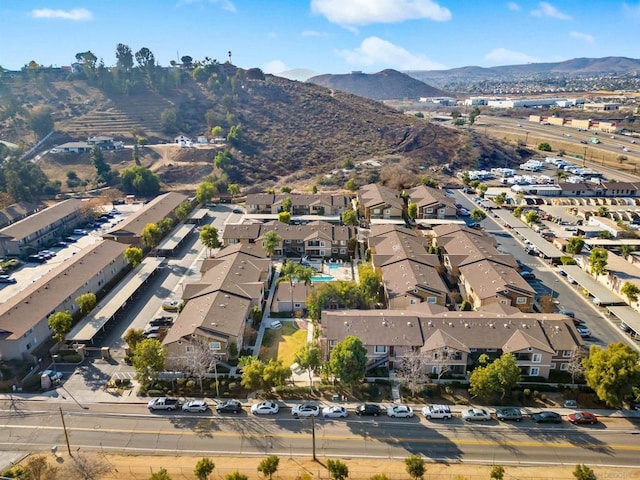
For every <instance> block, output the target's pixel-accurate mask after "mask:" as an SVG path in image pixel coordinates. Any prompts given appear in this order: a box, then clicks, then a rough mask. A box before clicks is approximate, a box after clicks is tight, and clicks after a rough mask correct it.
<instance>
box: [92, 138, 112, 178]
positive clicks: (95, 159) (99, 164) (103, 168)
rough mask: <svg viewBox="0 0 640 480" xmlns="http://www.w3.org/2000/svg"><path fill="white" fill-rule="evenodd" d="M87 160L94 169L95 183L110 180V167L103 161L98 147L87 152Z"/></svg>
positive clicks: (95, 146)
mask: <svg viewBox="0 0 640 480" xmlns="http://www.w3.org/2000/svg"><path fill="white" fill-rule="evenodd" d="M89 160H90V161H91V164H92V165H93V166H94V168H95V169H96V181H97V182H99V183H107V182H108V181H109V180H111V167H110V166H109V164H108V163H107V162H105V160H104V155H103V154H102V150H101V149H100V147H99V146H98V145H94V146H93V147H91V151H90V152H89Z"/></svg>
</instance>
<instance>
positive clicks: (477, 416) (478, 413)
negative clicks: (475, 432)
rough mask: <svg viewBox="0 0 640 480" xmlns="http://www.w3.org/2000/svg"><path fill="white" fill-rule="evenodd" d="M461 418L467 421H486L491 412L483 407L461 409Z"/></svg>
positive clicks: (489, 417)
mask: <svg viewBox="0 0 640 480" xmlns="http://www.w3.org/2000/svg"><path fill="white" fill-rule="evenodd" d="M462 419H463V420H466V421H467V422H486V421H489V420H491V414H490V413H489V412H487V411H486V410H485V409H484V408H469V409H468V410H463V411H462Z"/></svg>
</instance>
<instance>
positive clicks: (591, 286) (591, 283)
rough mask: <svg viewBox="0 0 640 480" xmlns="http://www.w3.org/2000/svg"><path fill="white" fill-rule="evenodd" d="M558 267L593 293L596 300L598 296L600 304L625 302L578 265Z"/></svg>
mask: <svg viewBox="0 0 640 480" xmlns="http://www.w3.org/2000/svg"><path fill="white" fill-rule="evenodd" d="M558 268H559V269H560V270H562V271H563V272H565V273H566V274H567V275H568V276H570V277H571V278H573V279H574V280H575V281H576V282H577V283H578V285H580V286H581V287H582V288H584V289H585V290H587V291H588V292H589V294H590V295H593V296H594V300H595V299H596V298H597V299H598V300H600V303H599V304H600V305H603V306H604V305H620V304H624V303H625V302H624V300H622V298H620V297H619V296H617V295H616V294H614V293H613V292H612V291H611V290H609V289H608V288H607V287H605V286H604V285H601V284H600V283H599V282H597V281H596V280H595V279H594V278H593V277H592V276H591V275H589V274H588V273H587V272H585V271H584V270H583V269H582V268H580V267H579V266H578V265H560V266H559V267H558Z"/></svg>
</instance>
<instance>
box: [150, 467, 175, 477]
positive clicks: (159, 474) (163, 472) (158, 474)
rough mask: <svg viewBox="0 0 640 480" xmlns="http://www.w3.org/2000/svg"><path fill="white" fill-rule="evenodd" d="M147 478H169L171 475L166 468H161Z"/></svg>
mask: <svg viewBox="0 0 640 480" xmlns="http://www.w3.org/2000/svg"><path fill="white" fill-rule="evenodd" d="M149 480H171V475H169V472H167V469H166V468H161V469H160V470H158V471H157V472H155V473H154V474H153V475H151V476H150V477H149Z"/></svg>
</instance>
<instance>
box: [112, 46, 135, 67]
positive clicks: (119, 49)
mask: <svg viewBox="0 0 640 480" xmlns="http://www.w3.org/2000/svg"><path fill="white" fill-rule="evenodd" d="M116 60H117V61H116V67H117V68H118V69H121V70H124V71H126V72H129V71H131V69H132V68H133V52H132V51H131V47H129V46H128V45H125V44H123V43H119V44H118V45H117V46H116Z"/></svg>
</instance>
